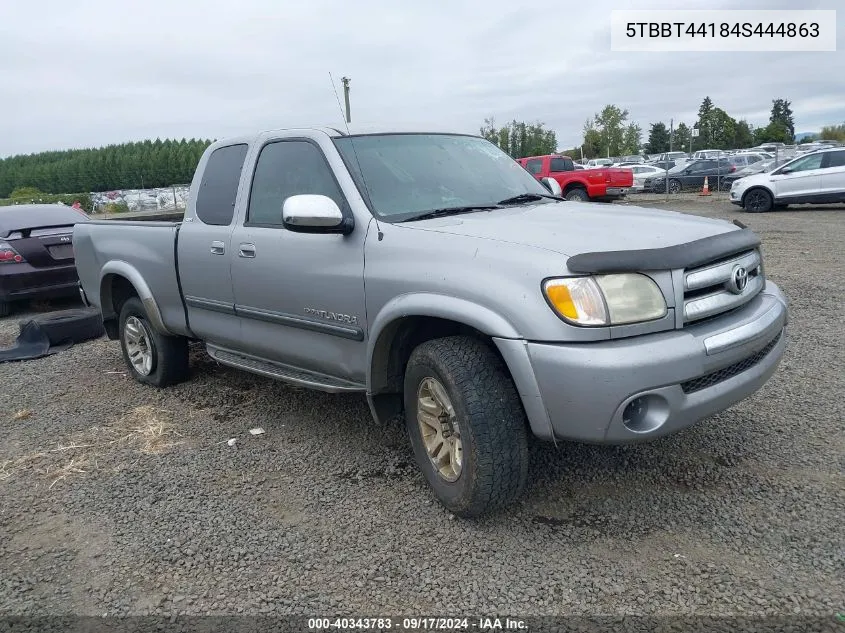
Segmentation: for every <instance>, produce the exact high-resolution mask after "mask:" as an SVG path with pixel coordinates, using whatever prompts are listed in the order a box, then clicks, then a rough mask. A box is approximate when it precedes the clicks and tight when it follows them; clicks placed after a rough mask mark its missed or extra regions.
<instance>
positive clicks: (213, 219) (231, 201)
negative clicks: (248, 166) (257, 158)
mask: <svg viewBox="0 0 845 633" xmlns="http://www.w3.org/2000/svg"><path fill="white" fill-rule="evenodd" d="M246 150H247V145H246V144H239V145H228V146H226V147H219V148H217V149H216V150H214V151H213V152H212V153H211V156H209V157H208V162H207V163H206V165H205V170H204V171H203V173H202V182H200V188H199V192H198V193H197V206H196V209H197V213H196V214H197V217H198V218H199V219H200V221H201V222H203V223H204V224H214V225H217V226H228V225H229V224H231V223H232V218H233V217H234V215H235V198H236V197H237V195H238V183H239V182H240V180H241V170H242V169H243V166H244V159H245V158H246Z"/></svg>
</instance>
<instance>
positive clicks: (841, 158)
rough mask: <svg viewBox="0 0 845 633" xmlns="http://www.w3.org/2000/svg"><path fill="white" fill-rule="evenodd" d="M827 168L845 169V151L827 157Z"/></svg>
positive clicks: (829, 154)
mask: <svg viewBox="0 0 845 633" xmlns="http://www.w3.org/2000/svg"><path fill="white" fill-rule="evenodd" d="M826 166H827V167H845V151H843V152H829V153H828V155H827V165H826Z"/></svg>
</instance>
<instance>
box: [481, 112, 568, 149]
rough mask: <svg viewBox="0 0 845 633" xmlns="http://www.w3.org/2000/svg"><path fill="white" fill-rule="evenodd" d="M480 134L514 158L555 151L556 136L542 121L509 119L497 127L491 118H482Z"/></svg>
mask: <svg viewBox="0 0 845 633" xmlns="http://www.w3.org/2000/svg"><path fill="white" fill-rule="evenodd" d="M480 132H481V136H483V137H484V138H486V139H487V140H488V141H490V142H491V143H493V144H494V145H496V146H497V147H499V148H500V149H502V150H503V151H505V152H507V153H508V154H510V155H511V156H513V157H514V158H523V157H525V156H543V155H545V154H553V153H555V152H556V151H557V137H556V136H555V133H554V132H553V131H552V130H547V129H546V128H545V126H544V124H542V123H525V122H522V121H511V122H510V123H508V124H507V125H505V126H503V127H500V128H497V127H496V122H495V121H494V120H493V118H492V117H491V118H489V119H484V125H483V126H481V130H480Z"/></svg>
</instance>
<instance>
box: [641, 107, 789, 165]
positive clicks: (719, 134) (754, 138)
mask: <svg viewBox="0 0 845 633" xmlns="http://www.w3.org/2000/svg"><path fill="white" fill-rule="evenodd" d="M791 105H792V104H791V103H790V102H789V101H788V100H787V99H774V100H772V109H771V113H770V114H769V123H768V125H766V126H763V127H758V128H755V127H754V126H752V125H751V124H749V123H748V122H747V121H745V120H744V119H740V120H739V121H737V120H736V119H734V118H733V117H732V116H730V115H729V114H728V113H727V112H725V111H724V110H723V109H722V108H719V107H716V106H715V105H714V104H713V100H712V99H711V98H710V97H705V98H704V100H703V101H702V102H701V106H699V108H698V119H697V120H696V121H695V123H694V124H693V127H694V128H696V129H697V130H698V136H697V137H694V136H693V135H692V133H691V132H692V131H691V129H690V128H689V127H688V126H687V124H686V123H684V122H683V121H682V122H680V123H678V126H677V128H675V129H674V130H673V131H672V133H670V130H669V128H668V127H667V126H666V124H665V123H664V122H662V121H658V122H657V123H652V124H651V127H650V129H649V133H648V142H646V144H645V148H644V151H645V152H646V153H647V154H658V153H661V152H668V151H669V149H670V146H671V149H673V150H676V151H681V152H689V151H692V150H693V149H695V148H698V149H744V148H747V147H753V146H754V145H760V144H761V143H773V142H780V143H787V144H789V143H793V142H794V139H795V120H794V116H793V112H792V107H791ZM672 134H674V136H673V135H672ZM670 137H671V138H670Z"/></svg>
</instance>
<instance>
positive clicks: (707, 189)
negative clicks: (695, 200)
mask: <svg viewBox="0 0 845 633" xmlns="http://www.w3.org/2000/svg"><path fill="white" fill-rule="evenodd" d="M698 195H699V196H709V195H710V185H709V184H708V182H707V176H705V177H704V189H702V190H701V192H700V193H699V194H698Z"/></svg>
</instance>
